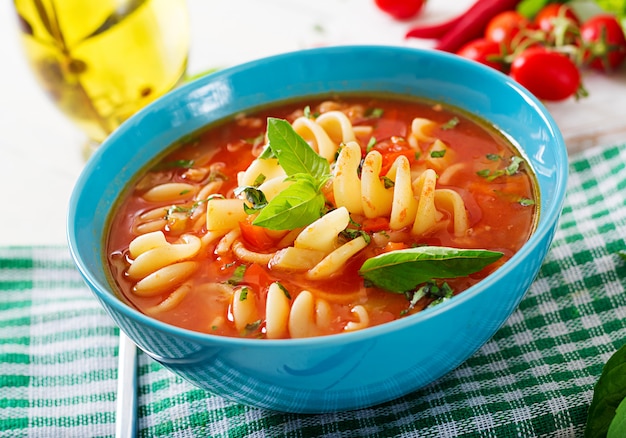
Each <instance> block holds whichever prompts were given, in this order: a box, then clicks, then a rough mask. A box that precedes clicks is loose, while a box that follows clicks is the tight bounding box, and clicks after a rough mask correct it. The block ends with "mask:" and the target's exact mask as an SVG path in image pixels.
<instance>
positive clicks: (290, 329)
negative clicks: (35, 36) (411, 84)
mask: <svg viewBox="0 0 626 438" xmlns="http://www.w3.org/2000/svg"><path fill="white" fill-rule="evenodd" d="M537 216H538V202H537V193H536V185H535V182H534V176H533V174H532V170H531V169H530V168H529V166H528V164H527V162H526V160H525V159H524V157H522V156H520V155H519V153H518V151H517V149H516V148H515V147H514V145H513V144H511V143H510V141H509V140H508V139H507V138H506V137H505V136H504V135H503V134H502V133H500V132H499V131H498V130H497V129H495V128H494V127H492V126H490V125H489V124H487V123H485V122H483V121H481V120H478V119H476V118H474V117H472V116H470V115H467V114H465V113H463V112H461V111H457V110H456V109H453V108H448V107H446V106H445V105H442V104H439V103H432V102H426V101H415V100H406V99H402V98H399V97H394V96H366V97H359V96H343V95H342V96H332V97H327V98H324V99H321V98H319V99H309V100H307V101H301V102H290V103H284V104H282V105H277V106H274V107H271V108H265V109H260V110H255V111H253V112H250V113H246V114H239V115H236V116H235V117H233V118H232V119H231V120H228V121H224V122H222V123H220V124H217V125H215V126H210V127H207V128H206V129H204V130H202V131H200V132H199V133H197V134H196V135H193V136H190V137H188V138H185V139H182V140H181V141H180V142H179V143H178V144H176V145H173V146H172V149H170V152H168V155H167V156H165V157H164V158H162V159H160V160H159V162H158V163H156V164H155V165H154V166H153V167H152V168H150V169H148V170H147V171H146V172H145V173H144V174H143V175H141V176H140V177H139V178H138V180H137V181H135V183H134V185H133V186H132V187H131V188H130V189H129V191H128V192H127V193H126V195H125V197H124V198H123V199H122V200H121V201H120V202H119V205H118V206H117V208H116V212H115V214H114V217H113V218H112V219H111V223H110V231H109V236H108V243H107V251H108V261H109V265H110V270H111V276H112V281H113V282H114V283H115V285H116V287H117V289H118V291H119V294H120V296H121V297H122V298H123V299H124V300H125V301H126V302H128V303H129V305H132V306H134V307H135V308H137V309H138V310H139V311H141V312H144V313H146V314H148V315H150V316H151V317H154V318H156V319H158V320H161V321H163V322H166V323H169V324H172V325H175V326H179V327H183V328H186V329H190V330H195V331H200V332H204V333H209V334H215V335H223V336H235V337H251V338H262V339H265V338H267V339H283V338H296V337H309V336H321V335H331V334H339V333H345V332H349V331H354V330H360V329H364V328H367V327H371V326H375V325H379V324H383V323H386V322H389V321H393V320H396V319H399V318H406V317H410V316H411V315H413V314H415V313H417V312H420V311H422V310H424V309H425V308H427V307H430V306H436V305H439V304H440V303H441V302H443V301H446V300H448V299H450V298H451V297H453V296H454V295H456V294H458V293H462V292H463V291H464V290H466V289H467V288H469V287H471V286H472V285H474V284H476V283H477V282H479V281H481V279H483V278H485V277H486V276H487V275H489V274H490V273H491V272H493V271H494V270H496V269H498V268H499V267H500V266H501V265H502V264H503V263H505V262H506V261H507V260H508V259H510V258H511V257H512V256H513V255H514V254H515V253H516V251H518V250H519V249H520V247H521V246H522V245H523V244H524V243H525V242H526V241H527V240H528V238H529V236H530V235H531V233H532V232H533V229H534V226H535V223H536V219H537Z"/></svg>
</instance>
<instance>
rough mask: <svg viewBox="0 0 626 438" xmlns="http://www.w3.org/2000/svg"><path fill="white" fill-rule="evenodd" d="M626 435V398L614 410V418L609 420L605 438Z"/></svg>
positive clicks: (618, 437) (620, 437) (622, 437)
mask: <svg viewBox="0 0 626 438" xmlns="http://www.w3.org/2000/svg"><path fill="white" fill-rule="evenodd" d="M625 436H626V398H625V399H624V400H622V402H621V403H620V404H619V406H618V407H617V409H616V410H615V418H613V421H611V425H610V426H609V430H608V432H607V433H606V438H624V437H625Z"/></svg>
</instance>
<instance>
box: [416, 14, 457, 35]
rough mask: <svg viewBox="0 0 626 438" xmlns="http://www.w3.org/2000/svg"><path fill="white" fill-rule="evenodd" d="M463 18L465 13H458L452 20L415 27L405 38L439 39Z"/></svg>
mask: <svg viewBox="0 0 626 438" xmlns="http://www.w3.org/2000/svg"><path fill="white" fill-rule="evenodd" d="M462 18H463V14H461V15H458V16H456V17H454V18H452V19H451V20H448V21H444V22H443V23H437V24H427V25H424V26H416V27H413V28H411V29H409V31H408V32H407V33H406V35H405V38H426V39H439V38H441V37H443V36H444V35H445V34H446V33H448V32H450V31H451V30H452V29H453V28H454V27H455V26H456V25H457V24H458V23H459V21H461V19H462Z"/></svg>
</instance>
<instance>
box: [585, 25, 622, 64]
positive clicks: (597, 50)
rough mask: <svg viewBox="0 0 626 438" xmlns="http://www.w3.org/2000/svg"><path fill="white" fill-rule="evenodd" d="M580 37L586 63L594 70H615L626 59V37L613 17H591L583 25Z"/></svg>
mask: <svg viewBox="0 0 626 438" xmlns="http://www.w3.org/2000/svg"><path fill="white" fill-rule="evenodd" d="M580 37H581V39H582V44H583V47H584V50H585V52H584V59H585V62H586V63H587V64H588V65H589V66H591V67H592V68H594V69H597V70H600V71H610V70H615V69H616V68H617V67H619V66H620V65H621V64H622V63H623V62H624V60H625V59H626V37H624V31H623V30H622V27H621V26H620V23H619V21H617V19H616V18H615V17H614V16H613V15H609V14H600V15H596V16H595V17H591V18H590V19H589V20H587V21H585V22H584V23H583V24H582V26H581V28H580Z"/></svg>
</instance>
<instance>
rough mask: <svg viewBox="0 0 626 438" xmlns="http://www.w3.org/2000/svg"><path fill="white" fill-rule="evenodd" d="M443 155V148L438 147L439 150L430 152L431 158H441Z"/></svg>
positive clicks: (444, 151)
mask: <svg viewBox="0 0 626 438" xmlns="http://www.w3.org/2000/svg"><path fill="white" fill-rule="evenodd" d="M445 155H446V150H445V149H439V150H436V151H431V152H430V156H431V158H443V157H444V156H445Z"/></svg>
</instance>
